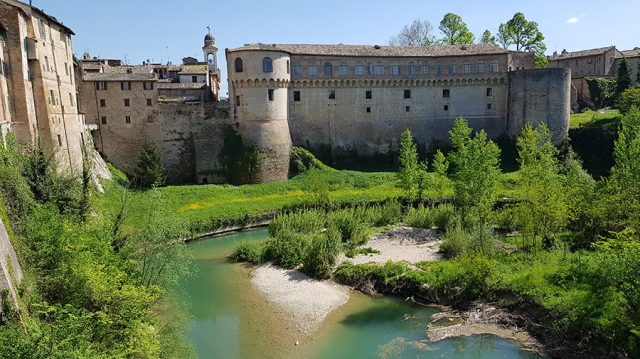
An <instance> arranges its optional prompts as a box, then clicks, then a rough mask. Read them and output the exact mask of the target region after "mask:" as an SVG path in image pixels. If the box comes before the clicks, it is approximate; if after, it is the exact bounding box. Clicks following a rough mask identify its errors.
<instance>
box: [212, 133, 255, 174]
mask: <svg viewBox="0 0 640 359" xmlns="http://www.w3.org/2000/svg"><path fill="white" fill-rule="evenodd" d="M218 161H219V162H220V166H221V167H222V174H223V175H224V176H225V178H226V179H227V182H228V183H231V184H243V183H249V182H255V181H254V179H255V177H256V175H257V174H258V172H259V171H260V151H259V150H258V148H257V147H255V146H246V145H245V144H244V142H243V141H242V136H240V134H239V133H238V132H237V131H236V130H235V129H234V128H233V127H232V126H225V128H224V129H223V145H222V150H221V151H220V154H219V155H218Z"/></svg>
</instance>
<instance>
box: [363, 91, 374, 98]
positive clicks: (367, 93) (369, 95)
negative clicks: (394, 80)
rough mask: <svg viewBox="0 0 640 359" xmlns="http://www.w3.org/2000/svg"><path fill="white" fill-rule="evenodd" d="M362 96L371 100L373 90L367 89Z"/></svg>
mask: <svg viewBox="0 0 640 359" xmlns="http://www.w3.org/2000/svg"><path fill="white" fill-rule="evenodd" d="M364 98H365V99H367V100H371V99H372V98H373V91H371V90H367V91H366V92H365V93H364Z"/></svg>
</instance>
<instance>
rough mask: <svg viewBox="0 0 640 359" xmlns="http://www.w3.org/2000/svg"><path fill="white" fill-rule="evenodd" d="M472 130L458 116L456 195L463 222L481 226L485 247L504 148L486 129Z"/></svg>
mask: <svg viewBox="0 0 640 359" xmlns="http://www.w3.org/2000/svg"><path fill="white" fill-rule="evenodd" d="M472 132H473V131H472V130H471V128H469V125H468V124H467V121H466V120H465V119H464V118H458V119H456V121H455V124H454V126H453V129H451V131H449V135H450V137H451V143H452V144H453V147H454V150H453V151H452V152H451V153H450V154H449V159H450V161H451V163H452V164H453V165H454V167H455V173H454V182H453V188H454V199H455V203H456V205H457V206H458V207H459V208H460V210H461V214H462V220H463V224H464V225H465V227H468V228H469V229H475V230H477V232H478V233H479V237H480V247H481V249H482V250H484V245H485V237H486V233H487V230H486V229H487V227H488V224H489V217H490V216H491V213H492V209H493V204H494V203H495V200H496V198H495V197H496V185H497V178H498V175H499V174H500V167H499V165H500V149H499V148H498V146H497V145H496V144H495V143H494V142H492V141H491V140H489V139H488V138H487V134H486V133H485V132H484V130H482V131H480V132H479V133H476V134H475V136H473V137H471V133H472ZM474 227H475V228H474Z"/></svg>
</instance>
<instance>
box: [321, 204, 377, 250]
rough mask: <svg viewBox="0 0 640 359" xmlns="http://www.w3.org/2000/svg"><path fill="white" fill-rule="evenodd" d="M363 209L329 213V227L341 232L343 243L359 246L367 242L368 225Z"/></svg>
mask: <svg viewBox="0 0 640 359" xmlns="http://www.w3.org/2000/svg"><path fill="white" fill-rule="evenodd" d="M362 217H363V214H362V211H361V210H360V211H359V210H358V209H353V208H350V209H346V210H341V211H336V212H333V213H331V214H329V217H328V220H327V221H328V223H329V228H331V229H332V230H334V229H335V230H336V231H337V232H338V233H339V234H340V238H341V240H342V242H343V243H348V244H349V245H350V246H358V245H361V244H364V243H366V242H367V234H368V225H367V223H365V221H364V220H363V218H362Z"/></svg>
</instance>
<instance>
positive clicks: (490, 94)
mask: <svg viewBox="0 0 640 359" xmlns="http://www.w3.org/2000/svg"><path fill="white" fill-rule="evenodd" d="M491 96H493V88H491V87H487V97H491Z"/></svg>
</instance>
